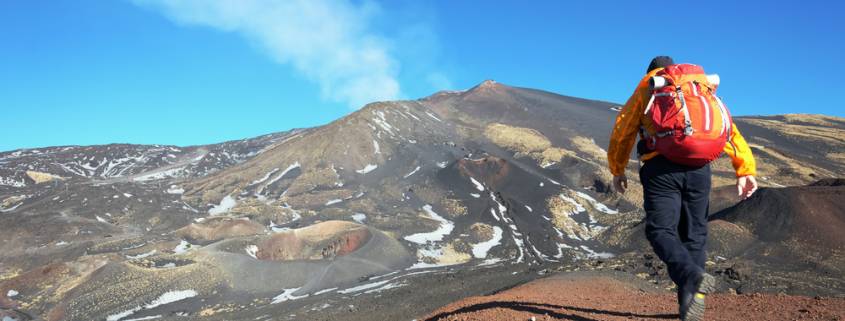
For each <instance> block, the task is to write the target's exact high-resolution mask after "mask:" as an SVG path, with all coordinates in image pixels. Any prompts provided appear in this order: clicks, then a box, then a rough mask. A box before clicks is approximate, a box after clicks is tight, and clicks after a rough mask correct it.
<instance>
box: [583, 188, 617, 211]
mask: <svg viewBox="0 0 845 321" xmlns="http://www.w3.org/2000/svg"><path fill="white" fill-rule="evenodd" d="M575 195H578V197H580V198H583V199H585V200H586V201H587V202H589V203H590V204H592V205H593V208H595V209H596V210H598V211H599V212H602V213H605V214H619V211H618V210H614V209H611V208H609V207H607V205H604V204H602V203H601V202H599V201H597V200H596V199H595V198H592V197H591V196H590V195H588V194H585V193H582V192H579V191H575Z"/></svg>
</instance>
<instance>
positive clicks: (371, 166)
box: [356, 164, 378, 174]
mask: <svg viewBox="0 0 845 321" xmlns="http://www.w3.org/2000/svg"><path fill="white" fill-rule="evenodd" d="M376 168H378V165H374V164H367V166H364V169H359V170H356V172H358V174H366V173H369V172H372V171H373V170H375V169H376Z"/></svg>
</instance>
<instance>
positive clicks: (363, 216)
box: [352, 213, 367, 224]
mask: <svg viewBox="0 0 845 321" xmlns="http://www.w3.org/2000/svg"><path fill="white" fill-rule="evenodd" d="M352 220H354V221H355V222H358V224H364V222H365V221H366V220H367V215H366V214H364V213H355V214H352Z"/></svg>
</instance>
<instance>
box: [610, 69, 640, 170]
mask: <svg viewBox="0 0 845 321" xmlns="http://www.w3.org/2000/svg"><path fill="white" fill-rule="evenodd" d="M647 87H648V78H643V80H642V81H640V84H639V85H638V86H637V89H636V90H634V94H632V95H631V97H630V98H628V101H627V102H626V103H625V105H624V106H623V107H622V109H621V110H620V111H619V114H618V115H617V116H616V123H615V125H614V126H613V133H611V134H610V144H609V146H608V149H607V164H608V166H609V167H610V173H611V174H613V176H619V175H622V174H624V173H625V167H626V166H628V159H630V158H631V150H632V149H633V148H634V141H635V140H636V138H637V132H638V131H639V128H640V125H641V124H640V121H641V119H642V114H643V109H644V108H645V106H643V105H644V104H645V99H646V97H645V95H647V94H648V92H647V91H648V88H647Z"/></svg>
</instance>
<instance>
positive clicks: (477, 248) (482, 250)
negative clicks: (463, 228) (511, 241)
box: [472, 226, 502, 259]
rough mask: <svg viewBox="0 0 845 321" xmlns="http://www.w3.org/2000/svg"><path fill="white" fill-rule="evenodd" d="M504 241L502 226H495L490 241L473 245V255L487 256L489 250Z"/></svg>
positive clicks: (478, 257) (478, 256)
mask: <svg viewBox="0 0 845 321" xmlns="http://www.w3.org/2000/svg"><path fill="white" fill-rule="evenodd" d="M501 242H502V228H501V227H498V226H493V238H491V239H490V240H488V241H485V242H481V243H477V244H473V245H472V256H474V257H475V258H477V259H483V258H486V257H487V252H489V251H490V249H492V248H493V247H495V246H496V245H499V244H501Z"/></svg>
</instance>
